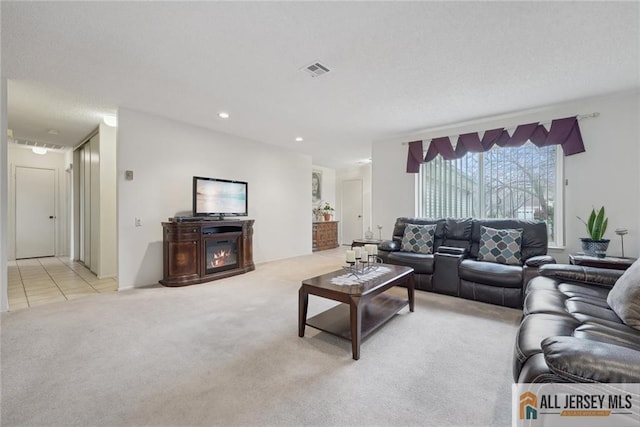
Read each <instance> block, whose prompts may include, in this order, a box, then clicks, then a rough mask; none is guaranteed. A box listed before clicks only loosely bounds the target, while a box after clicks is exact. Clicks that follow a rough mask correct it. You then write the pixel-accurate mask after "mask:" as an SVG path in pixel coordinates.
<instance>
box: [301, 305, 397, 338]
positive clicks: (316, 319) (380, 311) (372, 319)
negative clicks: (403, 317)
mask: <svg viewBox="0 0 640 427" xmlns="http://www.w3.org/2000/svg"><path fill="white" fill-rule="evenodd" d="M408 304H409V302H408V301H407V300H406V299H402V298H398V297H395V296H392V295H385V294H380V295H378V296H376V297H375V298H373V299H371V300H370V301H367V303H366V304H365V305H364V307H363V310H362V331H361V332H360V333H361V337H362V338H365V337H366V336H367V335H369V334H370V333H371V332H373V331H375V330H376V329H377V328H378V327H380V326H382V325H383V324H384V323H385V322H387V321H388V320H389V319H391V318H392V317H393V316H394V315H395V314H396V313H398V312H399V311H400V310H401V309H402V308H404V307H405V306H407V305H408ZM349 315H350V311H349V305H348V304H338V305H337V306H335V307H332V308H330V309H329V310H327V311H324V312H322V313H320V314H317V315H315V316H313V317H312V318H310V319H307V322H306V324H307V325H308V326H311V327H312V328H316V329H319V330H321V331H323V332H327V333H329V334H331V335H335V336H337V337H341V338H344V339H346V340H349V341H351V320H350V317H349Z"/></svg>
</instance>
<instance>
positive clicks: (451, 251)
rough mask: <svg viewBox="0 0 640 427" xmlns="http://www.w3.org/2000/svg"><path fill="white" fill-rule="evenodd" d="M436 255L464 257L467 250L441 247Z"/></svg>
mask: <svg viewBox="0 0 640 427" xmlns="http://www.w3.org/2000/svg"><path fill="white" fill-rule="evenodd" d="M436 253H439V254H448V255H460V256H464V255H466V254H467V250H466V249H465V248H456V247H453V246H440V247H438V250H437V251H436Z"/></svg>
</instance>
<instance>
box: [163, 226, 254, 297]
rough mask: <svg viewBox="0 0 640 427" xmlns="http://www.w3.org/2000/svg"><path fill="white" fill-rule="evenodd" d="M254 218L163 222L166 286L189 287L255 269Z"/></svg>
mask: <svg viewBox="0 0 640 427" xmlns="http://www.w3.org/2000/svg"><path fill="white" fill-rule="evenodd" d="M253 222H254V220H211V219H198V218H190V219H188V220H185V219H180V220H178V221H176V220H174V221H169V222H163V223H162V228H163V233H162V235H163V252H164V254H163V258H164V261H163V264H164V267H163V279H162V280H160V284H162V285H164V286H186V285H193V284H196V283H203V282H209V281H211V280H216V279H222V278H224V277H229V276H235V275H236V274H242V273H246V272H248V271H252V270H255V264H254V263H253Z"/></svg>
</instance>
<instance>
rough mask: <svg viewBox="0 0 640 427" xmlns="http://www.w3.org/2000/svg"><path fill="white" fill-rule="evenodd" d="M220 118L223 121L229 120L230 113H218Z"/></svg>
mask: <svg viewBox="0 0 640 427" xmlns="http://www.w3.org/2000/svg"><path fill="white" fill-rule="evenodd" d="M218 117H220V118H221V119H228V118H229V113H227V112H225V111H221V112H219V113H218Z"/></svg>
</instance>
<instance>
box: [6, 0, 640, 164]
mask: <svg viewBox="0 0 640 427" xmlns="http://www.w3.org/2000/svg"><path fill="white" fill-rule="evenodd" d="M639 6H640V3H638V2H620V3H614V2H585V3H582V2H537V1H536V2H162V3H158V2H64V3H62V2H9V1H2V2H1V6H0V7H1V13H2V30H1V31H2V33H1V35H2V73H3V77H4V78H7V79H9V81H8V121H9V128H11V129H13V131H14V137H15V138H18V139H20V138H24V139H31V140H38V141H43V142H47V141H48V142H52V143H57V144H66V145H75V144H77V143H78V142H80V141H81V140H82V139H83V138H84V137H85V136H86V135H87V134H88V133H90V132H91V130H92V129H94V128H95V127H96V126H97V123H98V122H99V120H100V117H101V115H102V114H103V113H108V112H115V111H116V110H117V108H119V107H126V108H130V109H135V110H141V111H146V112H149V113H153V114H158V115H162V116H166V117H169V118H173V119H177V120H180V121H184V122H187V123H191V124H194V125H198V126H203V127H206V128H210V129H214V130H217V131H221V132H225V133H230V134H235V135H239V136H243V137H246V138H250V139H254V140H257V141H262V142H267V143H271V144H277V145H280V146H284V147H288V148H291V149H294V150H298V151H301V152H304V153H308V154H310V155H312V157H313V163H314V164H318V165H324V166H328V167H334V168H341V167H346V166H349V165H353V164H355V162H357V161H358V160H362V159H365V158H368V157H370V145H371V142H372V141H375V140H386V139H397V138H398V137H401V136H403V135H410V134H415V133H416V132H419V131H421V130H425V129H428V128H432V127H436V126H441V125H446V124H450V123H455V122H459V121H466V120H472V119H476V118H480V117H486V116H493V115H499V114H504V113H509V112H514V111H520V110H526V109H531V108H537V107H541V106H545V105H551V104H556V103H560V102H564V101H569V100H575V99H580V98H585V97H589V96H594V95H600V94H605V93H609V92H615V91H621V90H629V89H634V88H639V87H640V58H639V55H640V16H639V14H640V8H639ZM316 60H319V61H320V62H322V63H323V64H324V65H326V66H328V67H329V68H330V69H331V71H330V72H329V73H328V74H325V75H323V76H321V77H317V78H311V77H310V75H309V74H307V73H306V72H304V71H301V68H303V67H304V66H306V65H308V64H310V63H311V62H313V61H316ZM222 110H224V111H228V112H229V113H230V114H231V118H230V119H228V120H226V121H223V120H221V119H219V118H218V117H217V113H218V112H219V111H222ZM50 129H56V130H58V135H51V134H49V133H47V132H48V131H49V130H50ZM296 136H302V137H304V139H305V141H304V142H295V141H294V138H295V137H296Z"/></svg>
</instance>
